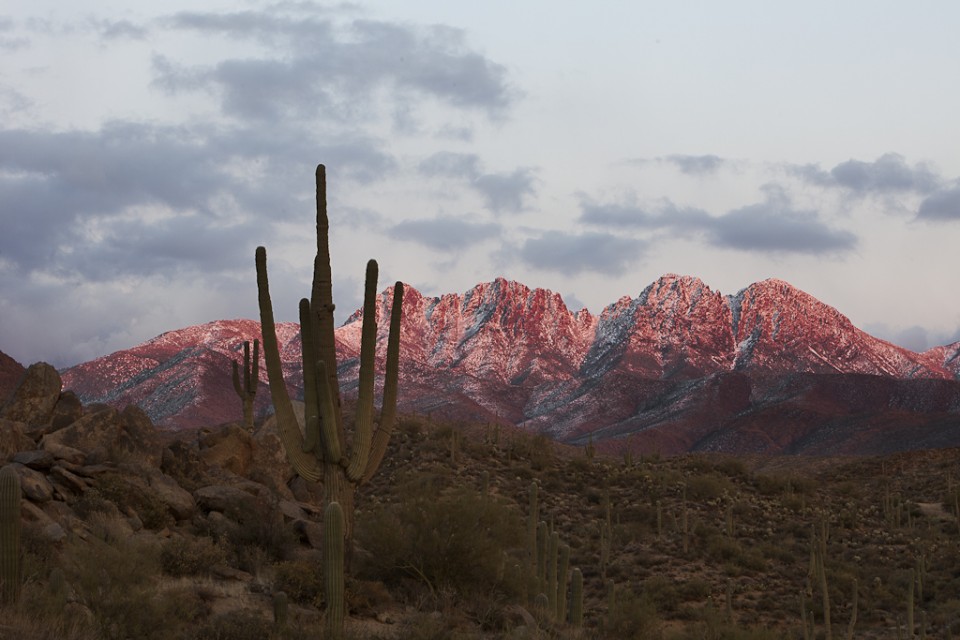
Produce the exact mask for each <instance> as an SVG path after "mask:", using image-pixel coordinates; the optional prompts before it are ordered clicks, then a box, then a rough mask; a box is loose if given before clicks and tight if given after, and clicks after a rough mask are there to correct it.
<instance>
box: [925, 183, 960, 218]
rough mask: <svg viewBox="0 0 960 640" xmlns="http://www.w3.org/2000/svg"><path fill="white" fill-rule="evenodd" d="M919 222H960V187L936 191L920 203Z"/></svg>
mask: <svg viewBox="0 0 960 640" xmlns="http://www.w3.org/2000/svg"><path fill="white" fill-rule="evenodd" d="M917 220H925V221H928V222H934V221H936V222H944V221H950V220H960V186H956V187H952V188H950V189H941V190H940V191H936V192H934V193H932V194H930V195H929V196H927V198H926V199H925V200H924V201H923V202H921V203H920V209H919V210H918V211H917Z"/></svg>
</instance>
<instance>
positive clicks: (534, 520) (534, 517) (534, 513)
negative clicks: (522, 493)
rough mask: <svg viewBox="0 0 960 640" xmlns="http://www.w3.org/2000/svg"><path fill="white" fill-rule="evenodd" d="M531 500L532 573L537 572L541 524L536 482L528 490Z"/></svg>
mask: <svg viewBox="0 0 960 640" xmlns="http://www.w3.org/2000/svg"><path fill="white" fill-rule="evenodd" d="M528 495H529V499H530V513H529V514H528V515H527V558H528V559H529V562H530V571H531V572H534V573H535V572H536V570H537V524H538V523H539V522H540V503H539V501H538V497H539V487H538V486H537V482H536V480H534V481H533V482H531V483H530V488H529V489H528Z"/></svg>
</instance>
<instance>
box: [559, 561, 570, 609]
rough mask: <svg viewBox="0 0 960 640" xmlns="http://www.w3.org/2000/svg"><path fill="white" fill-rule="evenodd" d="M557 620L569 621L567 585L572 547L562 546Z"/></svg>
mask: <svg viewBox="0 0 960 640" xmlns="http://www.w3.org/2000/svg"><path fill="white" fill-rule="evenodd" d="M557 580H558V582H557V620H559V621H561V622H563V621H564V620H566V619H567V583H568V582H569V580H570V545H568V544H562V545H560V568H559V570H558V572H557Z"/></svg>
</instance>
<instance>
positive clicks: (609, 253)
mask: <svg viewBox="0 0 960 640" xmlns="http://www.w3.org/2000/svg"><path fill="white" fill-rule="evenodd" d="M646 246H647V243H646V242H645V241H643V240H638V239H635V238H625V237H622V236H618V235H614V234H611V233H598V232H586V233H578V234H568V233H562V232H560V231H547V232H545V233H543V234H541V235H540V236H539V237H536V238H531V239H529V240H527V241H525V242H524V243H523V244H522V245H521V246H520V248H519V252H518V256H519V258H520V260H521V261H522V262H524V263H526V264H528V265H530V266H532V267H536V268H538V269H544V270H547V271H557V272H559V273H562V274H564V275H569V276H574V275H577V274H580V273H584V272H595V273H603V274H608V275H619V274H621V273H623V271H624V270H625V269H626V268H627V267H628V266H629V265H630V264H631V263H632V262H634V261H636V260H637V259H638V258H640V257H641V256H642V254H643V252H644V250H645V249H646Z"/></svg>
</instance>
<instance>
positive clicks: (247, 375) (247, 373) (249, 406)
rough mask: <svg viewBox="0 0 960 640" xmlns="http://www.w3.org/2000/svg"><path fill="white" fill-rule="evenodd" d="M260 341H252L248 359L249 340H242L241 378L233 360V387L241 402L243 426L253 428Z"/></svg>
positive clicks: (258, 381)
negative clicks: (251, 349)
mask: <svg viewBox="0 0 960 640" xmlns="http://www.w3.org/2000/svg"><path fill="white" fill-rule="evenodd" d="M259 374H260V341H259V340H254V341H253V360H251V359H250V341H249V340H245V341H244V342H243V379H241V378H240V368H239V367H238V366H237V361H236V360H234V361H233V389H234V391H236V392H237V395H238V396H240V400H241V402H242V403H243V426H244V427H246V428H247V429H250V430H251V431H252V430H253V399H254V398H255V397H256V395H257V386H258V385H259V384H260V378H259Z"/></svg>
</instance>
